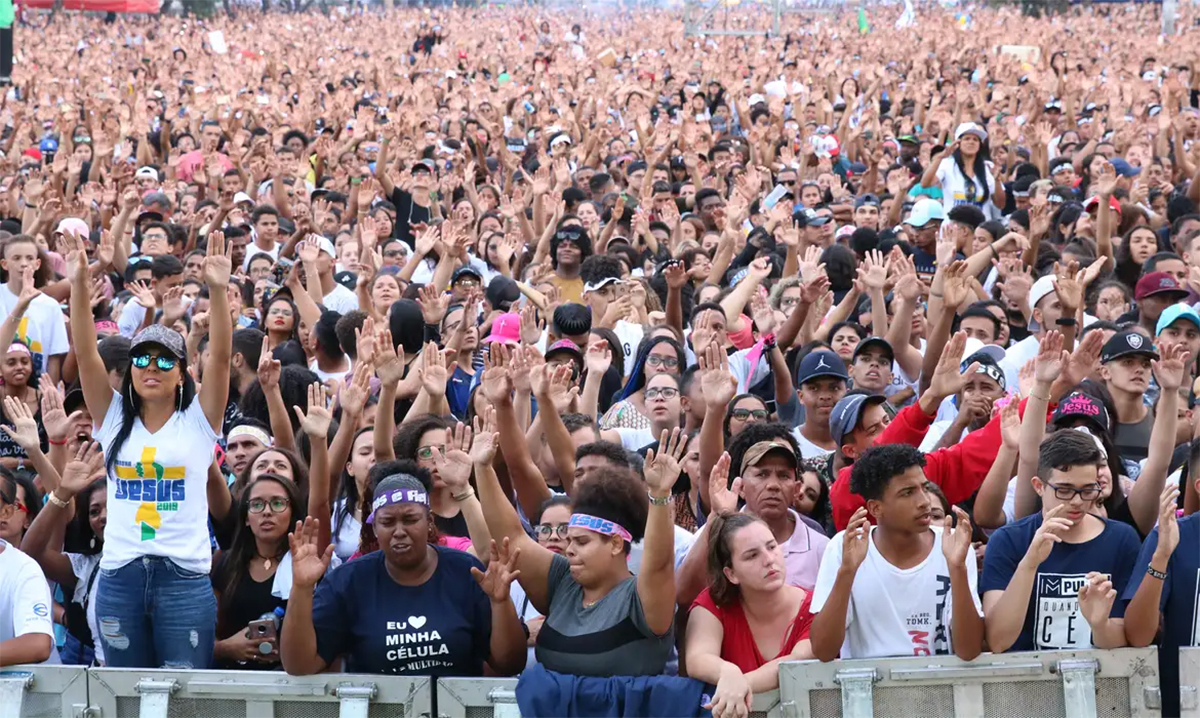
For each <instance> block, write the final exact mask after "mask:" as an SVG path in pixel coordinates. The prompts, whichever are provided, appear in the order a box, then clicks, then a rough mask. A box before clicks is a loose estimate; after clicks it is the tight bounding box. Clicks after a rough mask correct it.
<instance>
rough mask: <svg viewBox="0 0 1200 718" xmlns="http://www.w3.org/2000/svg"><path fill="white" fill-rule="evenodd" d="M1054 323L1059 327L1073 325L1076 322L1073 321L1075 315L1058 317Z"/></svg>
mask: <svg viewBox="0 0 1200 718" xmlns="http://www.w3.org/2000/svg"><path fill="white" fill-rule="evenodd" d="M1054 323H1055V325H1057V326H1060V327H1073V326H1075V325H1076V324H1077V323H1078V322H1076V321H1075V317H1059V318H1058V319H1056V320H1054Z"/></svg>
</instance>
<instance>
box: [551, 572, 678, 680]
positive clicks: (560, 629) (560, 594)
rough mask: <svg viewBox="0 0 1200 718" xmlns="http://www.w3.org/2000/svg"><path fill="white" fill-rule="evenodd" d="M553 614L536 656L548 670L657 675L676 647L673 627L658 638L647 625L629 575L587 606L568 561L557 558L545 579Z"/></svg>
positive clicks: (605, 675) (633, 577)
mask: <svg viewBox="0 0 1200 718" xmlns="http://www.w3.org/2000/svg"><path fill="white" fill-rule="evenodd" d="M547 585H548V586H549V590H550V595H549V600H550V613H549V615H548V616H547V617H546V622H545V623H544V624H543V625H542V631H541V633H539V634H538V642H537V659H538V662H539V663H541V664H542V665H544V666H545V667H546V668H547V669H549V670H552V671H556V672H558V673H567V674H571V675H576V676H603V677H609V676H657V675H660V674H661V673H662V672H663V668H664V667H665V666H666V663H667V657H668V656H669V655H670V653H671V647H672V645H674V633H675V627H674V625H672V627H671V630H669V631H667V632H666V633H665V634H664V635H662V636H657V635H655V634H654V632H653V631H651V630H650V627H649V626H648V625H647V624H646V616H645V614H644V613H643V611H642V600H641V599H640V598H639V597H638V594H637V577H636V576H631V577H630V578H629V579H627V580H626V581H624V582H622V583H621V584H619V585H618V586H617V587H616V588H614V589H613V590H612V591H610V592H609V593H608V595H607V596H605V597H604V598H602V599H600V600H599V601H597V602H596V604H595V605H593V606H589V607H587V608H584V606H583V587H582V586H580V585H579V584H578V583H576V582H575V579H573V578H571V569H570V564H569V562H568V561H567V559H566V557H564V556H555V557H554V559H553V560H552V562H551V563H550V575H549V576H548V578H547Z"/></svg>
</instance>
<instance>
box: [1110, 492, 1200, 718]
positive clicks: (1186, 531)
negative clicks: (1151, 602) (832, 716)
mask: <svg viewBox="0 0 1200 718" xmlns="http://www.w3.org/2000/svg"><path fill="white" fill-rule="evenodd" d="M1157 548H1158V529H1157V528H1156V529H1154V530H1153V531H1151V532H1150V535H1149V536H1147V537H1146V543H1145V544H1144V545H1143V546H1142V552H1141V553H1140V554H1138V559H1137V565H1136V566H1135V567H1134V569H1133V575H1132V576H1131V577H1130V578H1129V584H1128V585H1127V586H1126V587H1125V591H1124V592H1123V593H1122V594H1121V599H1122V600H1123V601H1124V603H1126V604H1128V602H1129V601H1132V600H1133V597H1134V595H1136V594H1137V590H1138V586H1141V585H1142V581H1157V580H1158V579H1153V578H1147V577H1146V568H1147V567H1148V566H1149V565H1150V559H1152V558H1153V557H1154V551H1155V549H1157ZM1158 608H1159V610H1160V611H1162V622H1163V629H1162V632H1161V634H1160V642H1161V645H1160V646H1159V649H1158V671H1159V680H1160V681H1161V682H1162V714H1163V715H1165V716H1175V715H1179V712H1180V708H1179V647H1180V646H1197V645H1200V514H1192V515H1191V516H1188V517H1186V518H1183V519H1180V520H1179V545H1178V546H1176V547H1175V553H1173V554H1171V560H1170V561H1168V562H1167V578H1166V580H1164V581H1163V588H1162V600H1161V601H1160V603H1159V607H1158Z"/></svg>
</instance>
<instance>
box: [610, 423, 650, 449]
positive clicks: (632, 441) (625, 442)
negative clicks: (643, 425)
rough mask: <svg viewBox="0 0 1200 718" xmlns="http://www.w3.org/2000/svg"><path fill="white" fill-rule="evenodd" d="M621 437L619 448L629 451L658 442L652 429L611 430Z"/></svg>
mask: <svg viewBox="0 0 1200 718" xmlns="http://www.w3.org/2000/svg"><path fill="white" fill-rule="evenodd" d="M613 431H615V432H617V433H618V434H620V435H621V446H624V447H625V448H626V449H628V450H629V451H637V450H638V449H640V448H642V447H643V446H649V445H650V444H653V443H654V442H656V441H658V439H659V437H657V436H655V435H654V430H653V429H625V428H617V429H613Z"/></svg>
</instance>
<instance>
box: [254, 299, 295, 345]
mask: <svg viewBox="0 0 1200 718" xmlns="http://www.w3.org/2000/svg"><path fill="white" fill-rule="evenodd" d="M276 302H283V303H284V304H286V305H288V307H290V308H291V310H292V331H291V333H290V334H288V339H295V340H296V341H300V310H299V309H297V308H296V303H295V302H294V301H292V298H291V297H290V296H288V295H287V294H284V293H282V292H280V293H278V294H276V295H275V296H273V297H271V298H270V299H268V300H267V301H265V302H263V304H262V330H263V332H264V333H265V332H266V331H267V312H269V311H271V305H272V304H274V303H276Z"/></svg>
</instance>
